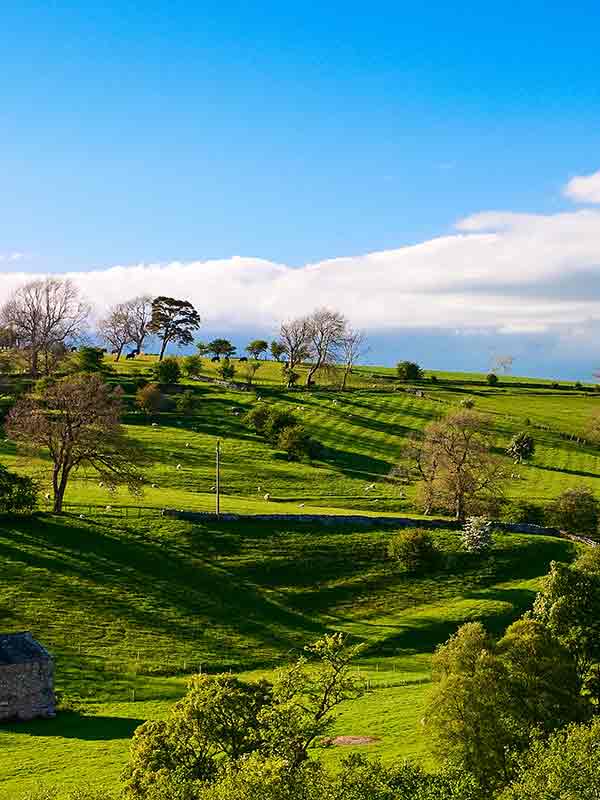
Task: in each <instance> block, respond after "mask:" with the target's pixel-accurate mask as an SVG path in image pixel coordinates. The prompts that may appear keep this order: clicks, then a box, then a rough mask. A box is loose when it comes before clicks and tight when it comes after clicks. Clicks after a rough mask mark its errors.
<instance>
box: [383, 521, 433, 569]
mask: <svg viewBox="0 0 600 800" xmlns="http://www.w3.org/2000/svg"><path fill="white" fill-rule="evenodd" d="M438 555H439V553H438V550H437V548H436V546H435V544H434V541H433V539H432V537H431V534H430V533H429V532H428V531H424V530H421V529H420V528H417V529H415V530H408V531H400V532H399V533H397V534H395V536H393V537H392V538H391V539H390V543H389V545H388V556H389V557H390V558H391V559H393V560H394V561H398V562H399V563H400V564H401V565H402V566H403V567H404V568H405V569H406V570H407V571H408V572H418V571H420V570H423V569H426V568H427V567H430V566H433V565H434V564H435V562H436V561H437V558H438Z"/></svg>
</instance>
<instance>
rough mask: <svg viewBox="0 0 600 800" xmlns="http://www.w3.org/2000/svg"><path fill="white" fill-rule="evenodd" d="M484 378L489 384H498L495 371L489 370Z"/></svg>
mask: <svg viewBox="0 0 600 800" xmlns="http://www.w3.org/2000/svg"><path fill="white" fill-rule="evenodd" d="M485 379H486V381H487V382H488V385H489V386H498V376H497V375H496V373H495V372H490V373H489V374H488V375H486V378H485Z"/></svg>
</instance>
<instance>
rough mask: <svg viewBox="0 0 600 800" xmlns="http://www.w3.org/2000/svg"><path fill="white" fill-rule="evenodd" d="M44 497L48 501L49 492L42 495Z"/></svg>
mask: <svg viewBox="0 0 600 800" xmlns="http://www.w3.org/2000/svg"><path fill="white" fill-rule="evenodd" d="M44 497H45V498H46V500H50V492H46V494H45V495H44Z"/></svg>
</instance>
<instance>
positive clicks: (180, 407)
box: [175, 390, 195, 414]
mask: <svg viewBox="0 0 600 800" xmlns="http://www.w3.org/2000/svg"><path fill="white" fill-rule="evenodd" d="M194 405H195V403H194V395H193V394H192V392H190V391H189V390H188V391H187V392H184V393H183V394H180V395H179V397H178V398H177V400H175V408H176V409H177V411H178V412H179V413H180V414H189V413H190V412H191V411H193V410H194Z"/></svg>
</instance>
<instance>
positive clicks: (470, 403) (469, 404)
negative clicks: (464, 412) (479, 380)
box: [460, 397, 475, 408]
mask: <svg viewBox="0 0 600 800" xmlns="http://www.w3.org/2000/svg"><path fill="white" fill-rule="evenodd" d="M474 406H475V400H473V398H472V397H463V399H462V400H461V401H460V407H461V408H473V407H474Z"/></svg>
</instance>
